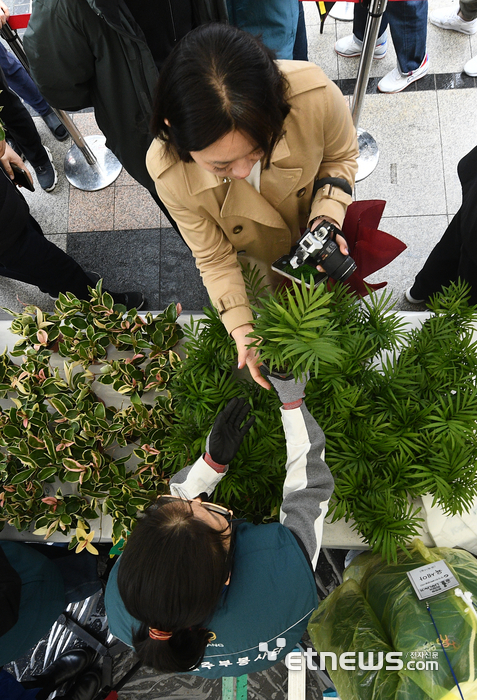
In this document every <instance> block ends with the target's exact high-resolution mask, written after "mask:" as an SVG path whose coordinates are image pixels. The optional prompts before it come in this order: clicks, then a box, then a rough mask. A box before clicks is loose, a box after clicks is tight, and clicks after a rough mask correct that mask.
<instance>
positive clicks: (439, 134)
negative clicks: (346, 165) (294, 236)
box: [0, 0, 477, 310]
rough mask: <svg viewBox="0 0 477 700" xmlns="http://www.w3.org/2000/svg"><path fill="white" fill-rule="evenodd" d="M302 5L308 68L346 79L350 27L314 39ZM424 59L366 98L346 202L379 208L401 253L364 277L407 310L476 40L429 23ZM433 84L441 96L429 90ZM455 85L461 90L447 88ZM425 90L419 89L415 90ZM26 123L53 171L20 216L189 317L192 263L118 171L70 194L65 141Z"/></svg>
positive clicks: (390, 59)
mask: <svg viewBox="0 0 477 700" xmlns="http://www.w3.org/2000/svg"><path fill="white" fill-rule="evenodd" d="M454 2H455V3H456V2H457V0H454ZM16 4H18V5H19V9H21V10H23V8H24V6H25V3H24V2H22V3H21V4H20V3H15V2H14V3H12V5H13V7H15V5H16ZM447 4H449V0H431V1H430V3H429V6H430V9H431V10H432V9H434V8H436V7H439V6H443V5H447ZM304 8H305V14H306V23H307V30H308V39H309V57H310V59H311V60H314V61H315V62H317V63H318V64H320V65H321V66H322V67H323V68H324V70H325V71H326V72H327V74H328V75H329V77H330V78H332V79H333V80H337V81H342V80H346V79H350V78H353V77H355V76H356V71H357V67H358V59H353V58H351V59H345V58H342V57H338V56H337V54H336V53H335V52H334V51H333V45H334V42H335V41H336V40H337V38H340V37H342V36H344V35H346V34H349V33H350V32H351V23H349V22H338V21H335V20H333V19H330V18H328V20H327V21H326V23H325V29H324V33H323V34H322V35H320V33H319V19H318V12H317V9H316V5H315V3H314V2H309V1H308V2H305V3H304ZM428 50H429V57H430V74H431V78H430V79H428V78H425V79H424V80H423V81H418V82H417V83H414V84H413V85H412V86H411V87H410V88H408V89H407V90H405V91H404V92H402V93H399V94H396V95H382V94H368V95H366V97H365V101H364V106H363V110H362V113H361V118H360V124H359V126H360V127H362V128H365V129H366V130H367V131H369V132H370V133H371V134H372V135H373V136H374V138H375V139H376V141H377V143H378V146H379V149H380V159H379V164H378V167H377V168H376V170H375V171H374V172H373V173H372V174H371V175H370V176H369V177H368V178H367V179H366V180H363V181H361V182H359V183H357V185H356V188H355V197H356V199H359V200H362V199H384V200H385V201H386V202H387V204H386V208H385V211H384V216H383V219H382V223H381V228H382V230H384V231H387V232H389V233H392V234H393V235H395V236H397V237H398V238H400V239H401V240H403V241H404V242H405V243H406V245H407V246H408V248H407V250H406V251H405V252H404V253H402V254H401V255H400V256H399V257H398V258H397V259H396V260H395V261H394V262H393V263H391V264H390V265H389V266H388V267H387V268H385V269H384V270H381V271H379V272H377V273H375V275H373V276H372V277H371V278H369V279H370V281H382V280H387V281H388V289H389V290H390V291H392V294H393V299H394V301H395V302H396V304H397V306H398V307H399V308H402V309H407V310H409V309H411V308H415V307H411V306H410V305H409V304H408V303H407V302H406V301H405V300H404V299H403V291H404V289H405V288H406V287H407V286H408V285H409V284H410V283H411V282H412V280H413V278H414V275H415V274H416V273H417V272H418V270H419V269H420V267H421V266H422V264H423V262H424V260H425V259H426V257H427V255H428V253H429V252H430V250H431V249H432V247H433V245H434V244H435V243H436V242H437V240H439V238H440V236H441V235H442V233H443V232H444V230H445V227H446V224H447V222H448V220H449V217H451V216H452V215H453V214H454V213H455V212H456V211H457V209H458V207H459V203H460V187H459V183H458V180H457V174H456V166H457V163H458V161H459V159H460V158H461V157H462V156H463V155H465V154H466V153H467V152H468V151H469V150H470V149H471V148H473V147H474V146H475V144H476V141H477V132H476V124H475V118H474V115H475V114H476V113H477V90H476V89H475V80H474V79H472V78H469V79H468V82H466V83H465V84H466V85H467V84H468V85H470V87H462V88H454V89H452V87H451V86H452V85H453V84H455V83H456V80H455V79H453V78H452V74H457V78H460V72H461V71H462V68H463V65H464V63H465V62H466V61H467V60H468V59H469V58H470V57H471V56H472V55H475V53H476V52H477V35H475V36H467V35H463V34H458V33H456V32H449V31H444V30H441V29H439V28H437V27H434V26H433V25H431V24H429V25H428ZM395 61H396V59H395V53H394V49H393V46H392V41H390V42H389V49H388V53H387V55H386V57H385V58H384V59H382V60H380V61H377V60H375V61H373V63H372V66H371V76H375V77H381V76H382V75H384V74H385V73H386V72H388V71H389V70H391V69H392V68H393V67H394V66H395ZM442 74H444V76H443V75H442ZM449 74H451V75H449ZM434 75H436V79H438V80H437V82H438V84H439V85H442V84H443V85H446V86H447V89H436V88H435V86H434V84H435V83H434ZM454 78H455V76H454ZM424 81H426V82H425V83H424ZM376 82H377V81H374V84H375V83H376ZM371 84H372V81H371V82H370V86H371ZM457 84H459V85H460V84H462V83H461V82H459V80H457ZM424 86H426V87H428V88H429V89H425V90H423V89H421V88H422V87H424ZM418 87H419V89H417V88H418ZM374 92H375V91H374ZM74 120H75V122H76V123H77V125H78V126H79V128H80V129H81V130H82V132H83V133H84V134H85V135H88V134H90V133H97V132H98V130H97V127H96V125H95V123H94V117H93V115H92V114H77V115H74ZM35 121H36V123H37V126H38V130H39V131H40V134H41V136H42V139H43V141H44V143H45V144H46V145H48V146H49V147H50V149H51V150H52V152H53V156H54V161H55V163H56V166H57V168H58V170H59V173H60V176H59V184H58V186H57V187H56V189H55V190H54V192H52V193H51V194H46V193H45V192H43V191H42V190H40V189H39V188H37V191H36V192H35V193H27V198H28V200H29V203H30V206H31V211H32V213H33V215H34V216H35V218H36V219H37V220H38V221H39V222H40V224H41V225H42V227H43V230H44V231H45V233H46V234H47V235H48V237H49V238H50V239H51V240H53V241H55V243H57V244H58V245H59V246H61V247H62V248H64V249H65V250H67V252H68V253H70V254H71V255H73V256H74V257H75V258H76V259H77V260H78V261H79V262H80V263H81V264H82V265H83V266H85V267H86V268H87V269H93V270H95V271H97V272H99V273H101V274H102V275H103V276H104V279H105V283H106V286H109V287H110V288H111V289H113V290H118V291H119V290H125V289H126V288H128V289H139V290H141V291H143V292H145V294H146V297H147V300H148V303H147V307H148V308H149V309H158V308H162V307H164V306H165V305H166V304H168V303H169V302H170V301H180V302H181V303H182V306H183V308H184V309H186V310H196V309H200V308H201V307H202V306H203V305H204V304H205V303H206V302H207V294H206V292H205V289H204V287H203V285H202V282H201V280H200V276H199V275H198V272H197V270H196V269H195V265H194V262H193V260H192V257H191V255H190V253H189V251H188V249H187V248H186V247H185V246H184V245H183V244H182V241H181V240H180V238H179V237H178V236H177V234H175V233H174V231H173V230H172V229H170V228H168V226H167V221H166V220H165V218H164V217H163V216H162V215H161V213H160V211H159V210H158V208H157V207H156V206H155V205H154V202H153V200H152V199H151V198H150V196H149V195H148V193H147V192H146V191H145V190H144V189H143V188H141V187H140V186H139V185H137V184H136V183H135V182H134V180H132V179H131V178H130V177H129V175H128V174H127V173H125V172H124V171H123V172H122V173H121V175H120V177H119V178H118V180H116V182H115V183H114V184H113V185H111V186H110V187H108V188H107V189H105V190H101V191H99V192H82V191H79V190H76V189H74V188H73V187H71V186H69V185H68V183H67V181H66V180H65V178H64V175H62V163H63V158H64V155H65V152H66V151H67V150H68V148H69V146H70V143H69V142H66V143H58V142H57V141H55V140H54V139H53V137H52V136H51V135H50V133H49V132H48V130H47V128H46V126H45V125H44V123H43V121H42V120H41V119H40V118H38V117H36V118H35ZM113 232H114V233H113ZM22 303H38V304H39V305H40V306H42V307H43V308H44V309H46V310H48V309H51V308H52V301H51V300H50V299H49V297H47V296H45V295H43V294H42V293H41V292H39V291H38V290H37V289H36V288H33V287H29V286H28V285H24V284H21V283H15V282H12V281H10V280H4V281H2V284H1V285H0V306H4V307H8V308H16V309H18V308H20V305H21V304H22Z"/></svg>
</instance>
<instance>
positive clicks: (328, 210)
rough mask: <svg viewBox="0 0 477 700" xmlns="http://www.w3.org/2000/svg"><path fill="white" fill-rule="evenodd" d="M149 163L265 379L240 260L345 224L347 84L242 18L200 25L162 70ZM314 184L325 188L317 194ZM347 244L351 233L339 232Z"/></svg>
mask: <svg viewBox="0 0 477 700" xmlns="http://www.w3.org/2000/svg"><path fill="white" fill-rule="evenodd" d="M152 130H153V134H154V136H155V137H156V138H155V140H154V141H153V143H152V144H151V146H150V148H149V151H148V154H147V158H146V164H147V168H148V170H149V173H150V175H151V177H152V178H153V180H154V182H155V185H156V188H157V192H158V195H159V197H160V198H161V199H162V201H163V202H164V203H165V204H166V206H167V208H168V209H169V211H170V212H171V215H172V216H173V217H174V219H175V221H176V222H177V224H178V226H179V229H180V231H181V233H182V235H183V237H184V240H185V241H186V243H187V244H188V245H189V247H190V249H191V251H192V253H193V255H194V257H195V260H196V264H197V267H198V269H199V271H200V273H201V275H202V279H203V281H204V284H205V286H206V288H207V291H208V292H209V296H210V298H211V300H212V303H213V304H214V305H215V306H216V308H217V309H218V311H219V313H220V314H221V317H222V321H223V323H224V325H225V327H226V328H227V331H228V332H229V333H230V334H231V336H232V337H233V338H234V340H235V341H236V344H237V351H238V362H239V368H240V367H244V366H245V364H247V365H248V367H249V369H250V372H251V374H252V376H253V378H254V379H255V381H257V382H258V383H259V384H262V385H263V386H267V388H268V384H267V383H266V382H265V380H264V379H263V377H262V376H261V374H260V372H259V370H258V366H257V365H258V364H259V359H258V356H257V354H256V352H255V350H253V349H251V348H248V347H247V345H248V344H249V343H250V342H251V341H250V338H247V335H248V334H249V333H251V332H252V330H253V327H252V325H251V322H252V313H251V310H250V306H249V301H248V299H247V294H246V290H245V284H244V280H243V277H242V272H241V266H240V262H244V263H245V262H247V261H249V262H250V263H251V264H252V265H254V264H257V265H258V266H259V267H260V270H261V273H262V274H264V275H265V277H266V280H267V281H268V283H270V284H271V285H272V286H275V285H276V284H277V282H278V281H279V280H278V279H277V277H278V276H275V274H274V273H273V272H272V270H271V269H270V265H271V263H272V262H273V261H274V260H276V259H277V258H279V257H281V256H282V255H285V254H286V253H288V252H289V251H290V248H291V246H292V245H293V244H294V243H296V241H297V240H298V238H299V237H300V229H301V230H302V231H303V229H304V228H306V227H307V226H310V227H311V228H312V229H314V228H315V227H316V226H318V224H319V223H320V222H321V221H322V220H323V219H326V220H327V221H330V222H331V223H334V224H335V225H337V226H338V227H339V228H341V225H342V223H343V219H344V216H345V213H346V208H347V206H348V205H349V204H350V203H351V201H352V198H351V192H352V187H353V185H354V176H355V173H356V170H357V165H356V158H357V155H358V146H357V138H356V130H355V128H354V126H353V123H352V120H351V116H350V112H349V109H348V107H347V105H346V103H345V100H344V98H343V95H342V94H341V92H340V91H339V89H338V88H337V87H336V85H334V83H332V82H331V81H330V80H329V79H328V78H327V77H326V76H325V74H324V73H323V71H322V70H321V69H320V68H318V66H316V65H315V64H313V63H307V62H302V61H279V62H275V61H274V60H273V56H272V54H271V52H270V51H269V50H268V49H267V48H266V47H264V46H263V44H261V43H260V42H259V41H257V40H256V39H255V38H253V37H252V36H250V35H249V34H247V33H245V32H242V31H241V30H239V29H236V28H234V27H230V26H227V25H222V24H211V25H206V26H203V27H199V28H198V29H195V30H193V31H192V32H190V33H189V34H188V35H187V36H186V37H184V39H183V40H182V41H181V42H180V44H179V45H178V46H177V47H176V48H175V49H174V51H173V52H172V53H171V55H170V56H169V58H168V61H167V64H166V65H165V66H164V68H163V70H162V72H161V77H160V79H159V83H158V87H157V94H156V100H155V105H154V111H153V120H152ZM314 191H315V194H314ZM337 242H338V243H339V244H340V248H341V251H342V252H343V253H346V252H347V248H346V241H345V240H344V238H342V237H340V236H338V237H337Z"/></svg>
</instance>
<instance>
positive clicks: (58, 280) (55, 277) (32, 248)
mask: <svg viewBox="0 0 477 700" xmlns="http://www.w3.org/2000/svg"><path fill="white" fill-rule="evenodd" d="M0 276H3V277H9V278H11V279H15V280H18V281H20V282H26V283H27V284H33V285H35V286H37V287H39V289H41V291H42V292H46V293H48V294H51V295H52V296H55V297H56V296H58V294H59V292H72V293H73V294H74V295H75V296H77V297H78V298H79V299H89V292H88V285H90V286H93V283H92V281H91V280H90V278H89V277H88V275H87V274H86V272H85V271H84V270H83V269H82V268H81V267H80V265H78V263H77V262H76V261H75V260H73V258H72V257H70V256H69V255H67V254H66V253H65V252H64V251H63V250H61V248H58V246H56V245H55V244H54V243H51V242H50V241H49V240H47V239H46V238H45V236H44V235H43V232H42V230H41V228H40V226H39V224H38V223H37V222H36V221H35V219H33V217H31V216H30V218H29V223H28V225H27V227H26V228H25V230H24V231H23V233H22V235H21V236H20V238H19V239H17V240H16V241H15V243H14V245H13V246H11V247H10V248H8V249H7V250H6V251H3V253H1V254H0Z"/></svg>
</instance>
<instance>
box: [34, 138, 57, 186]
mask: <svg viewBox="0 0 477 700" xmlns="http://www.w3.org/2000/svg"><path fill="white" fill-rule="evenodd" d="M45 151H46V152H47V154H48V161H47V162H46V163H45V164H44V165H39V166H37V167H36V168H34V171H35V173H36V179H37V180H38V184H39V185H40V187H41V188H42V189H43V190H45V192H51V191H52V190H54V189H55V187H56V183H57V182H58V173H57V172H56V170H55V166H54V165H53V162H52V160H51V152H50V149H49V148H46V146H45Z"/></svg>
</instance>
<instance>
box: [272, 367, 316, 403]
mask: <svg viewBox="0 0 477 700" xmlns="http://www.w3.org/2000/svg"><path fill="white" fill-rule="evenodd" d="M260 372H261V373H262V375H263V376H264V377H265V379H267V380H268V381H269V382H270V384H271V385H272V386H273V388H274V389H275V391H276V393H277V394H278V398H279V399H280V401H281V402H282V403H283V404H288V403H294V402H295V401H299V400H300V399H304V398H305V387H306V384H307V382H308V380H309V378H310V373H309V372H307V374H306V378H305V381H301V382H300V381H297V380H296V379H295V377H294V376H293V374H288V375H286V376H285V377H284V376H282V375H280V374H276V373H275V372H272V373H270V371H269V369H268V367H266V366H265V365H260Z"/></svg>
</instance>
